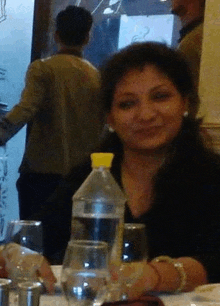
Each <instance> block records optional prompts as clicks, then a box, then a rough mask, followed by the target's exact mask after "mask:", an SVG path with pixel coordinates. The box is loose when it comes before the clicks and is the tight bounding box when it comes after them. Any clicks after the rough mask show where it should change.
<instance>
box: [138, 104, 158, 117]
mask: <svg viewBox="0 0 220 306" xmlns="http://www.w3.org/2000/svg"><path fill="white" fill-rule="evenodd" d="M137 115H138V117H139V118H140V119H142V120H151V119H152V118H155V117H156V115H157V112H156V109H155V107H154V105H153V104H150V103H146V102H145V101H144V102H143V103H140V105H139V107H138V110H137Z"/></svg>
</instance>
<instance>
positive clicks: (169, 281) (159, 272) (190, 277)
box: [120, 257, 207, 299]
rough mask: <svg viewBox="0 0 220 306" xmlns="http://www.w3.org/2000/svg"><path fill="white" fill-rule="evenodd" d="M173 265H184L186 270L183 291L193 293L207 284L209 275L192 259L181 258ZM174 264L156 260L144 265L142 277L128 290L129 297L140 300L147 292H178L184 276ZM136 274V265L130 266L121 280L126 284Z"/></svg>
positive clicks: (174, 261) (175, 260) (124, 271)
mask: <svg viewBox="0 0 220 306" xmlns="http://www.w3.org/2000/svg"><path fill="white" fill-rule="evenodd" d="M173 263H180V264H182V267H183V269H184V272H183V273H185V279H184V286H183V288H182V290H181V291H192V290H193V289H194V288H195V287H197V286H199V285H203V284H206V283H207V273H206V271H205V269H204V267H203V265H202V264H201V263H200V262H199V261H197V260H195V259H193V258H191V257H181V258H178V259H173ZM173 263H170V262H168V261H159V262H157V261H154V260H153V261H151V262H149V263H147V262H146V263H143V266H142V274H141V276H140V277H139V278H138V280H137V281H136V282H134V284H133V286H132V287H129V288H127V294H128V297H129V298H131V299H133V298H138V297H139V296H140V295H142V294H143V293H145V292H146V291H158V292H161V291H162V292H175V291H177V290H178V289H179V288H180V286H181V284H182V281H183V278H182V276H183V274H181V273H180V271H179V270H178V269H177V268H176V267H175V266H174V264H173ZM139 268H140V266H139ZM135 273H136V271H135V265H134V264H132V265H130V266H129V265H128V266H127V267H126V269H124V270H123V275H121V274H120V279H121V280H122V279H123V277H124V279H125V282H126V278H127V277H129V278H132V275H135Z"/></svg>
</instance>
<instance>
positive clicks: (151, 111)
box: [108, 65, 186, 150]
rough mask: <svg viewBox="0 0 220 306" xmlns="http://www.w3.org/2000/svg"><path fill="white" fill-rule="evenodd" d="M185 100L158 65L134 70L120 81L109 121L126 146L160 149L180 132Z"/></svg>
mask: <svg viewBox="0 0 220 306" xmlns="http://www.w3.org/2000/svg"><path fill="white" fill-rule="evenodd" d="M185 110H186V101H185V100H184V99H183V98H182V96H181V95H180V93H179V92H178V90H177V89H176V87H175V86H174V84H173V83H172V82H171V80H170V79H169V78H168V77H167V76H166V75H164V74H163V73H161V72H160V71H159V70H158V69H157V67H156V66H153V65H148V66H146V67H145V68H144V69H143V70H137V69H135V70H131V71H129V72H128V73H127V74H126V75H125V76H124V77H123V78H122V80H121V81H120V82H119V83H118V84H117V86H116V88H115V92H114V96H113V103H112V108H111V111H110V113H109V116H108V123H109V124H110V125H111V126H112V127H113V128H114V129H115V131H116V133H117V134H118V135H119V137H120V138H121V139H122V141H123V143H124V144H125V145H126V147H127V148H132V149H134V148H135V149H141V150H143V149H144V150H157V149H160V148H161V147H163V146H166V145H168V144H169V143H171V142H172V140H173V139H174V137H175V136H176V135H177V134H178V132H179V130H180V128H181V125H182V121H183V113H184V111H185Z"/></svg>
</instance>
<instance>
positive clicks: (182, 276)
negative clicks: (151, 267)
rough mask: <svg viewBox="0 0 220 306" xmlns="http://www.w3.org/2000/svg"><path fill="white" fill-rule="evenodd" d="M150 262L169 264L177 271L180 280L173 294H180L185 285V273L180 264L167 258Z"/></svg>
mask: <svg viewBox="0 0 220 306" xmlns="http://www.w3.org/2000/svg"><path fill="white" fill-rule="evenodd" d="M152 262H167V263H169V264H172V265H173V266H174V268H175V269H176V270H177V272H178V274H179V278H180V285H179V287H178V288H177V289H176V290H175V291H174V292H175V293H178V292H181V291H182V290H183V289H184V287H185V285H186V279H187V276H186V272H185V270H184V267H183V263H182V262H178V261H175V260H174V259H173V258H171V257H169V256H159V257H156V258H154V259H153V260H152Z"/></svg>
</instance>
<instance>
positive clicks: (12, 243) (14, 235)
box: [3, 220, 43, 288]
mask: <svg viewBox="0 0 220 306" xmlns="http://www.w3.org/2000/svg"><path fill="white" fill-rule="evenodd" d="M5 241H6V246H5V249H4V251H3V254H4V257H5V260H6V269H7V271H8V273H9V278H10V279H11V280H12V284H13V286H14V287H15V288H17V285H18V283H21V282H24V281H37V280H38V276H37V270H38V268H39V267H40V265H41V263H42V260H43V256H42V255H41V254H42V252H43V239H42V224H41V222H40V221H25V220H12V221H9V222H8V225H7V228H6V237H5Z"/></svg>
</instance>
